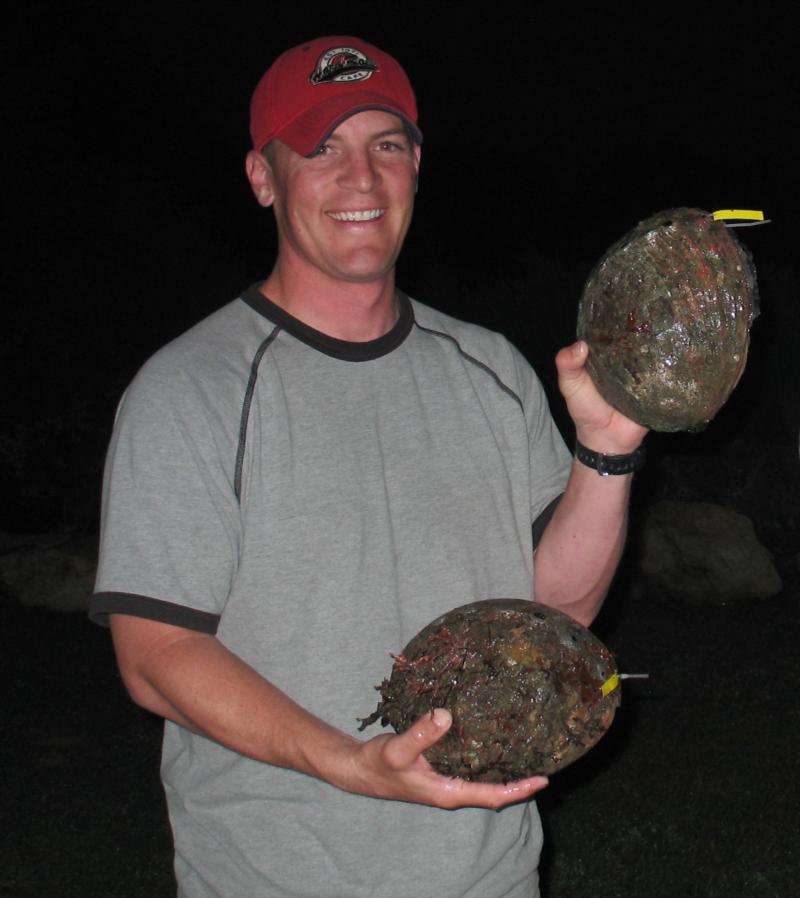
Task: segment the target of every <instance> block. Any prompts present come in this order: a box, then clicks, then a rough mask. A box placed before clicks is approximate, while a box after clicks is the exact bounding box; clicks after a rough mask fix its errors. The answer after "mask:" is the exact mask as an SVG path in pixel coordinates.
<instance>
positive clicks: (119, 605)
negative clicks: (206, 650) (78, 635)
mask: <svg viewBox="0 0 800 898" xmlns="http://www.w3.org/2000/svg"><path fill="white" fill-rule="evenodd" d="M109 614H130V615H131V616H132V617H144V618H147V619H148V620H156V621H160V622H161V623H162V624H172V625H173V626H175V627H185V628H186V629H187V630H197V631H198V632H200V633H209V634H211V635H212V636H214V635H216V632H217V627H218V626H219V618H220V616H219V615H218V614H211V613H209V612H208V611H198V610H197V609H196V608H187V607H186V606H185V605H176V604H175V603H174V602H165V601H163V600H162V599H151V598H149V597H148V596H137V595H133V594H131V593H129V592H98V593H95V594H94V595H93V596H92V600H91V602H90V603H89V618H90V620H93V621H94V622H95V623H96V624H100V626H101V627H107V626H108V624H109V621H108V616H109Z"/></svg>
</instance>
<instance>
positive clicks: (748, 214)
mask: <svg viewBox="0 0 800 898" xmlns="http://www.w3.org/2000/svg"><path fill="white" fill-rule="evenodd" d="M711 217H712V218H713V219H714V221H724V220H725V219H728V218H740V219H744V220H745V221H764V213H763V212H759V211H758V210H757V209H719V210H718V211H717V212H712V213H711Z"/></svg>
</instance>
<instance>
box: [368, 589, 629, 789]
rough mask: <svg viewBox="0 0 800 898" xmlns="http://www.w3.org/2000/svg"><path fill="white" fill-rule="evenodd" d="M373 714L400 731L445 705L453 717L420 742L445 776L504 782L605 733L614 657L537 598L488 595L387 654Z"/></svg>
mask: <svg viewBox="0 0 800 898" xmlns="http://www.w3.org/2000/svg"><path fill="white" fill-rule="evenodd" d="M376 688H377V689H378V690H379V691H380V693H381V701H380V703H379V705H378V707H377V709H376V710H375V711H374V713H373V714H371V715H370V716H369V717H367V718H365V719H363V720H362V722H361V727H360V729H362V730H363V729H364V728H365V727H366V726H368V725H369V724H371V723H374V722H375V721H376V720H378V719H380V721H381V724H382V725H383V726H386V725H387V724H390V725H391V726H392V727H393V728H394V729H395V731H396V732H398V733H402V732H404V731H405V730H406V729H408V727H410V726H411V725H412V724H413V723H414V721H416V720H417V719H418V718H419V717H421V716H422V715H423V714H425V713H427V712H430V711H431V710H433V709H434V708H447V709H448V710H449V711H450V712H451V713H452V715H453V725H452V727H451V728H450V730H449V731H448V732H447V733H446V734H445V736H444V737H443V738H442V739H440V740H439V742H437V743H436V744H435V745H433V746H432V747H431V748H430V749H428V750H427V751H426V752H425V757H426V758H427V759H428V761H429V762H430V763H431V765H432V766H433V767H434V768H435V769H436V770H437V771H438V772H439V773H442V774H444V775H446V776H454V777H462V778H463V779H467V780H475V781H481V782H509V781H511V780H517V779H523V778H525V777H528V776H535V775H537V774H550V773H554V772H555V771H557V770H560V769H562V768H563V767H566V766H567V765H568V764H571V763H572V762H573V761H575V760H576V759H577V758H579V757H581V755H583V754H585V753H586V752H587V751H588V750H589V749H590V748H592V746H594V745H595V744H596V743H597V741H598V740H599V739H600V738H601V737H602V736H603V734H604V733H605V732H606V730H607V729H608V728H609V726H610V725H611V722H612V720H613V719H614V713H615V711H616V709H617V707H618V706H619V703H620V689H619V685H618V678H617V671H616V666H615V663H614V660H613V658H612V656H611V653H610V652H609V651H608V649H607V648H606V647H605V646H604V645H603V644H602V643H601V642H600V640H598V639H597V637H595V636H594V635H593V634H592V633H590V632H589V630H587V629H586V628H585V627H583V626H581V625H580V624H578V623H576V622H575V621H574V620H572V618H570V617H568V616H567V615H565V614H562V613H561V612H559V611H556V610H554V609H552V608H548V607H547V606H545V605H540V604H538V603H536V602H528V601H523V600H520V599H486V600H484V601H480V602H473V603H471V604H469V605H463V606H461V607H460V608H455V609H453V610H452V611H450V612H448V613H447V614H444V615H442V616H441V617H438V618H437V619H436V620H434V621H432V622H431V623H430V624H428V626H427V627H425V628H424V629H423V630H421V631H420V632H419V633H418V634H417V635H416V636H415V637H414V638H413V639H412V640H411V641H410V642H409V643H408V645H407V646H406V647H405V649H403V652H402V654H400V655H397V656H395V663H394V667H393V669H392V673H391V676H390V677H389V679H388V680H384V682H383V683H382V684H381V685H380V686H378V687H376Z"/></svg>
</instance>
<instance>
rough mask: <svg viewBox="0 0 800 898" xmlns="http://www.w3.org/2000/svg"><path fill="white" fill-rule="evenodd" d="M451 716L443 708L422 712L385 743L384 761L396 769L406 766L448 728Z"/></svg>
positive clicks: (451, 720) (437, 739) (451, 719)
mask: <svg viewBox="0 0 800 898" xmlns="http://www.w3.org/2000/svg"><path fill="white" fill-rule="evenodd" d="M452 723H453V716H452V715H451V714H450V712H449V711H447V710H446V709H445V708H434V710H433V711H431V712H430V714H423V715H422V717H420V718H419V720H417V721H416V722H415V723H414V724H412V725H411V726H410V727H409V728H408V729H407V730H406V731H405V732H404V733H401V734H400V735H399V736H393V737H392V738H391V739H390V740H389V742H388V743H387V745H386V750H385V755H384V756H385V758H386V762H387V763H388V764H389V765H390V766H392V767H396V768H398V769H400V768H403V767H408V766H409V765H411V764H413V763H414V761H416V760H417V758H418V757H419V756H420V755H421V754H422V753H423V752H424V751H425V750H426V749H428V748H430V747H431V746H432V745H434V744H435V743H436V742H438V741H439V740H440V739H441V738H442V736H444V734H445V733H446V732H447V731H448V730H449V729H450V726H451V725H452Z"/></svg>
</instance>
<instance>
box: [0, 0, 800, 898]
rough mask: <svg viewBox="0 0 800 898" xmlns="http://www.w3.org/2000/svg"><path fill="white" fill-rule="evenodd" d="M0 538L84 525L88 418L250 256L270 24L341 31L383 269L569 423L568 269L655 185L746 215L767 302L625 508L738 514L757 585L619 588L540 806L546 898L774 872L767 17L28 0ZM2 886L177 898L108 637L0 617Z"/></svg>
mask: <svg viewBox="0 0 800 898" xmlns="http://www.w3.org/2000/svg"><path fill="white" fill-rule="evenodd" d="M3 25H4V32H5V36H6V42H7V49H6V50H5V60H4V65H3V67H2V75H0V77H1V78H2V90H0V102H2V108H3V121H4V136H3V140H2V154H3V155H2V158H3V203H2V208H3V211H4V213H5V214H4V216H3V219H4V221H3V233H2V237H3V248H4V253H3V266H2V285H1V286H2V299H3V302H4V316H3V321H4V324H3V327H2V337H0V383H1V384H2V393H1V394H0V395H2V409H1V410H0V531H16V532H19V531H24V532H31V533H36V532H43V531H54V530H62V531H67V532H70V533H88V534H93V533H94V531H95V529H96V526H97V514H98V505H99V493H100V474H101V468H102V460H103V454H104V451H105V446H106V443H107V440H108V437H109V434H110V430H111V425H112V420H113V413H114V408H115V405H116V403H117V401H118V399H119V396H120V394H121V392H122V390H123V389H124V388H125V386H126V384H127V383H128V382H129V380H130V378H131V377H132V376H133V374H134V373H135V371H136V369H137V368H138V367H139V365H140V364H141V363H142V362H143V361H144V359H145V358H146V357H147V356H148V355H149V354H150V353H151V352H153V351H154V350H155V349H156V348H158V347H159V346H160V345H162V344H163V343H164V342H166V341H167V340H169V339H170V338H172V337H173V336H175V335H177V334H178V333H180V332H181V331H182V330H184V329H185V328H186V327H188V326H190V325H191V324H192V323H194V322H195V321H197V320H198V319H199V318H201V317H203V316H204V315H205V314H207V313H208V312H210V311H212V310H213V309H215V308H217V307H219V306H220V305H222V304H223V303H224V302H226V301H228V300H229V299H231V298H233V297H234V296H235V295H236V294H237V293H238V292H239V291H240V290H241V289H242V288H243V287H245V286H246V285H248V284H249V283H251V282H252V281H254V280H256V279H258V278H261V277H264V276H265V275H266V274H267V273H268V271H269V269H270V266H271V262H272V258H273V254H274V230H273V226H272V222H271V216H270V214H269V213H267V212H265V211H264V210H262V209H261V208H260V207H259V206H258V205H257V204H256V203H255V201H254V200H253V198H252V196H251V195H250V190H249V186H248V185H247V183H246V180H245V178H244V173H243V158H244V154H245V153H246V151H247V149H248V148H249V147H248V133H247V107H248V102H249V96H250V92H251V90H252V88H253V87H254V85H255V83H256V81H257V80H258V78H259V77H260V76H261V74H262V72H263V71H264V69H265V68H266V67H267V65H268V64H269V63H270V62H271V61H272V59H273V58H274V57H275V56H276V55H277V54H278V53H280V52H281V51H283V50H284V49H286V48H287V47H289V46H292V45H294V44H297V43H300V42H302V41H303V40H305V39H308V38H310V37H315V36H318V35H320V34H325V33H330V34H356V35H359V36H362V37H364V38H365V39H367V40H369V41H371V42H373V43H376V44H378V45H379V46H381V47H382V48H384V49H386V50H388V51H390V52H392V53H393V54H394V55H395V56H397V57H398V59H400V60H401V61H402V63H403V64H404V66H405V67H406V68H407V70H408V72H409V74H410V76H411V79H412V82H413V83H414V85H415V88H416V91H417V95H418V99H419V105H420V123H421V127H422V129H423V131H424V134H425V143H424V146H423V164H422V174H421V184H420V193H419V196H418V203H417V212H416V216H415V222H414V224H413V225H412V230H411V233H410V236H409V240H408V243H407V246H406V249H405V250H404V253H403V256H402V258H401V262H400V266H399V283H400V285H401V286H402V287H404V288H405V289H406V290H407V291H408V292H409V293H411V294H412V295H413V296H415V297H417V298H418V299H420V300H423V301H425V302H428V303H430V304H431V305H434V306H438V307H439V308H442V309H444V310H445V311H447V312H450V313H451V314H454V315H457V316H459V317H463V318H467V319H471V320H475V321H478V322H479V323H483V324H485V325H487V326H490V327H493V328H496V329H499V330H502V331H503V332H504V333H506V334H507V335H508V336H509V337H510V338H511V339H512V340H513V341H514V342H516V343H517V344H518V345H519V346H520V348H522V349H523V351H524V352H525V353H526V355H528V357H529V358H530V359H531V361H532V362H533V363H534V365H535V367H536V368H537V370H538V371H539V373H540V375H541V377H542V379H543V381H544V384H545V387H546V389H547V390H548V392H549V394H550V397H551V401H552V404H553V409H554V413H555V415H556V418H557V420H558V421H559V423H560V424H561V425H562V426H563V428H564V431H565V435H566V436H567V438H568V439H570V438H571V435H570V432H569V427H568V422H567V421H565V419H564V414H563V410H562V405H561V403H560V400H559V398H558V396H557V392H556V390H555V381H554V372H553V364H552V358H553V355H554V354H555V352H556V350H557V349H558V348H559V347H560V346H562V345H564V344H566V343H568V342H570V341H571V340H572V339H573V336H574V331H575V318H576V310H577V304H578V299H579V296H580V290H581V287H582V284H583V282H584V280H585V278H586V276H587V274H588V272H589V271H590V269H591V267H592V265H593V264H594V262H595V261H596V260H597V258H598V257H599V256H600V255H601V254H602V253H603V252H604V251H605V249H606V248H607V247H608V246H609V245H610V244H611V243H612V242H614V241H615V240H616V239H617V238H619V237H620V236H621V235H622V234H623V233H624V232H625V231H627V230H628V229H629V228H630V227H632V226H633V225H634V224H635V223H636V222H637V221H639V220H640V219H642V218H645V217H647V216H649V215H651V214H653V213H654V212H656V211H658V210H660V209H663V208H668V207H673V206H682V205H690V206H698V207H700V208H704V209H707V210H715V209H720V208H729V207H736V208H754V209H763V210H764V211H765V212H766V214H767V216H768V217H769V218H770V219H771V223H770V224H768V225H764V226H761V227H756V228H749V229H741V230H739V231H738V232H737V234H738V236H739V237H740V239H741V240H742V241H743V242H744V243H745V244H746V245H747V246H748V247H749V248H750V250H751V252H752V253H753V256H754V258H755V262H756V266H757V270H758V275H759V285H760V293H761V315H760V317H759V318H758V319H757V321H756V322H755V325H754V327H753V331H752V343H751V352H750V361H749V363H748V367H747V370H746V372H745V375H744V377H743V378H742V381H741V383H740V384H739V386H738V387H737V389H736V391H735V393H734V394H733V397H732V398H731V400H730V401H729V402H728V404H727V405H726V406H725V407H724V408H723V409H722V411H721V412H720V413H719V415H718V416H717V418H715V420H714V421H713V422H712V424H711V425H710V426H709V428H708V429H707V430H706V431H705V432H703V433H700V434H663V435H661V434H651V436H650V437H648V465H647V467H646V469H645V471H643V472H642V473H641V474H640V475H637V482H636V490H635V494H634V504H633V527H632V531H633V534H634V542H635V534H636V527H637V520H638V517H637V516H638V514H639V513H640V512H641V511H642V509H644V508H646V507H647V506H648V505H650V504H652V503H653V502H655V501H656V500H657V499H659V498H661V497H664V496H668V497H671V498H682V499H691V500H712V501H717V502H723V503H725V504H728V505H732V506H733V507H734V508H736V509H737V510H739V511H743V512H745V513H747V514H748V515H749V516H750V517H751V518H752V520H753V521H754V523H755V525H756V530H757V533H758V534H759V537H760V538H761V539H762V540H763V541H764V542H765V543H766V544H767V545H768V547H769V548H770V549H771V550H772V551H773V553H774V555H775V558H776V563H777V564H778V566H779V569H780V572H781V574H782V576H783V578H784V583H785V589H784V592H783V593H782V594H781V595H780V596H778V597H776V598H775V599H774V600H770V601H769V602H762V603H759V604H757V605H754V606H748V605H746V604H745V605H742V606H737V607H736V608H730V607H728V608H725V607H710V608H701V609H698V608H694V609H687V608H685V607H683V606H681V604H680V603H675V602H672V603H671V604H670V603H663V602H658V601H656V599H655V598H654V597H651V596H647V595H644V596H643V595H641V593H640V592H638V591H637V589H636V585H635V582H634V581H635V576H634V575H632V573H631V570H630V568H626V567H625V566H623V571H622V573H621V576H620V578H619V579H618V583H617V585H616V587H615V594H614V596H613V599H612V600H611V601H610V602H609V603H608V606H607V610H606V612H604V616H603V617H602V618H601V620H600V621H599V622H598V631H599V632H600V635H601V636H602V637H603V638H604V640H605V641H606V642H607V644H608V645H609V646H610V647H611V648H612V650H614V651H615V652H616V653H617V654H618V656H619V658H620V663H621V664H623V665H625V666H627V669H628V670H648V671H650V672H651V674H652V675H653V679H652V681H651V684H652V685H642V684H640V685H638V686H631V687H630V688H627V687H626V702H625V704H624V705H623V714H622V716H621V718H620V720H619V722H618V723H617V724H615V728H614V729H613V730H612V733H611V734H610V736H609V737H608V741H606V740H604V743H601V746H600V747H599V748H598V749H596V750H595V751H594V752H592V753H591V754H590V755H589V756H588V757H587V759H585V761H583V762H581V763H580V764H578V765H575V767H574V768H571V769H570V770H569V771H565V772H564V773H563V774H560V775H559V777H557V778H555V779H554V782H553V784H552V785H551V787H550V789H549V790H548V792H547V794H546V795H545V796H543V798H542V801H541V802H540V805H541V807H542V809H543V814H544V817H545V826H546V829H547V833H548V845H549V846H550V847H549V849H548V855H547V856H546V858H545V865H544V870H545V882H546V884H547V895H548V898H572V896H575V898H577V896H584V895H589V894H592V895H603V896H612V895H613V896H620V898H639V896H642V898H645V896H646V898H674V896H675V895H678V894H681V895H683V894H685V895H697V896H703V898H717V896H719V898H722V896H723V895H724V896H728V895H731V894H742V895H749V896H752V898H774V896H778V895H781V896H783V895H789V894H792V893H793V891H794V890H795V888H796V882H797V874H798V870H799V868H798V858H797V843H796V832H797V811H796V807H797V799H798V784H797V737H796V734H797V732H798V725H799V724H800V718H798V706H797V695H798V688H797V687H798V677H800V671H799V670H798V660H797V659H798V653H797V640H798V637H800V620H799V619H798V617H799V616H798V607H800V602H798V600H799V599H800V575H798V570H800V565H799V562H800V521H799V520H798V514H797V509H798V507H800V487H799V486H798V484H799V483H800V479H799V478H798V455H797V450H798V429H799V428H800V403H798V400H797V392H798V391H797V385H798V383H800V353H798V351H797V334H798V333H800V296H799V295H798V269H797V262H796V257H795V247H796V244H797V236H798V227H797V210H798V201H799V200H800V189H799V187H800V185H799V184H798V171H797V162H796V160H797V159H798V151H799V150H800V139H799V138H798V136H797V128H796V119H797V116H798V107H799V106H800V103H799V101H800V90H798V88H799V87H800V83H799V82H800V75H799V74H798V68H797V65H796V63H797V56H798V51H797V46H796V34H797V29H796V28H795V27H794V26H793V24H792V23H791V15H790V13H789V12H787V11H785V10H784V9H782V8H781V7H779V6H778V5H777V4H775V5H773V4H769V3H760V4H755V3H747V4H744V3H741V4H738V3H730V2H729V3H703V4H700V3H696V4H692V5H682V4H674V3H673V4H669V5H667V4H646V5H645V4H627V3H616V4H594V5H591V6H590V7H589V8H588V9H585V10H584V9H583V8H579V7H577V6H572V5H569V6H564V7H562V8H561V11H557V10H556V9H555V8H553V7H551V6H549V5H548V6H546V7H545V6H539V5H537V4H507V3H498V2H492V3H486V4H484V5H483V6H482V7H480V8H479V9H477V10H476V11H472V12H470V11H468V10H467V9H466V7H465V5H464V4H462V3H428V4H424V5H423V4H416V3H395V2H383V3H379V2H371V3H364V2H350V3H346V4H345V3H342V2H339V3H335V4H334V3H327V4H286V3H282V4H277V3H264V2H262V3H258V4H256V3H248V4H236V3H228V4H224V5H223V4H213V5H210V6H208V7H202V6H201V5H200V4H195V3H171V4H168V3H163V4H148V3H136V4H122V3H116V2H109V0H106V2H100V0H84V2H77V0H71V2H70V0H66V2H61V3H45V2H42V0H30V2H27V3H25V4H24V5H23V4H16V6H15V8H14V11H13V12H5V13H4V23H3ZM0 613H2V614H3V620H4V623H3V626H2V628H0V631H1V632H0V635H2V636H3V637H4V640H5V643H6V648H4V649H3V650H2V651H0V682H2V683H4V684H6V683H11V685H12V690H11V693H10V698H9V700H8V702H5V703H4V705H3V708H4V717H5V720H4V722H3V733H4V737H3V739H0V788H2V790H3V791H4V792H5V793H6V794H7V796H8V801H7V802H6V801H5V799H3V800H0V824H1V825H0V829H1V830H2V832H3V837H2V838H0V860H2V862H3V863H2V872H0V895H9V896H11V895H14V896H28V895H31V896H33V895H37V896H41V895H48V894H54V895H55V894H58V895H60V896H61V898H66V896H71V895H75V896H89V895H103V896H105V898H110V896H112V895H119V896H125V898H133V896H139V895H141V896H142V898H144V896H148V898H153V896H161V895H165V896H166V895H169V894H171V893H174V886H173V885H172V882H171V879H170V873H169V865H170V857H169V855H170V845H169V833H168V830H167V826H166V821H165V818H164V809H163V805H162V798H161V795H160V789H159V785H158V779H157V769H156V768H157V755H158V741H159V726H158V723H157V722H156V721H155V720H154V719H152V718H151V717H150V716H149V715H147V714H146V713H145V712H143V711H140V710H138V709H136V708H134V707H133V706H132V705H131V704H130V703H129V702H128V701H127V699H126V697H125V695H124V691H123V689H122V686H121V684H120V682H119V679H118V677H117V675H116V672H115V669H114V664H113V658H112V654H111V647H110V643H109V640H108V637H107V634H106V633H104V632H102V631H100V630H99V629H97V628H95V627H92V626H91V625H89V624H88V622H86V620H85V618H83V617H82V616H79V615H65V616H59V615H57V614H54V613H52V612H46V611H41V610H37V609H22V608H16V607H13V606H12V605H11V604H8V603H4V601H3V596H2V594H0Z"/></svg>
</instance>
